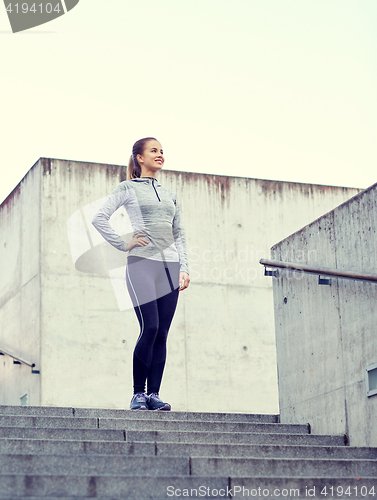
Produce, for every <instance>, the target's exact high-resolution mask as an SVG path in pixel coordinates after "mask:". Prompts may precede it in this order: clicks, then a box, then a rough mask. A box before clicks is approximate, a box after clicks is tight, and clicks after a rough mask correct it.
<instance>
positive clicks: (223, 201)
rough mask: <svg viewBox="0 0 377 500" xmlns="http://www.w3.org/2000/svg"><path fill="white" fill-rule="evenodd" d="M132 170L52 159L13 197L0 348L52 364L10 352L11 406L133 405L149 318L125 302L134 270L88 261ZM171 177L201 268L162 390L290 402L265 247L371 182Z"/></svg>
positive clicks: (173, 395) (0, 239)
mask: <svg viewBox="0 0 377 500" xmlns="http://www.w3.org/2000/svg"><path fill="white" fill-rule="evenodd" d="M124 178H125V168H124V167H123V166H120V165H106V164H97V163H86V162H76V161H67V160H58V159H49V158H41V159H40V160H39V161H38V162H37V163H36V164H35V165H34V166H33V167H32V169H31V170H30V171H29V172H28V173H27V175H26V176H25V177H24V179H23V180H22V181H21V182H20V184H19V186H18V187H17V188H16V189H15V190H14V191H13V192H12V193H11V195H10V196H9V197H8V198H7V200H5V202H4V203H3V204H2V205H1V207H0V269H1V273H2V276H3V273H5V274H4V276H5V277H6V279H5V280H3V279H2V280H1V282H0V346H1V345H3V347H4V348H5V347H7V348H9V350H12V351H13V352H15V353H18V352H19V351H20V352H21V353H22V354H23V356H24V357H25V358H33V359H32V361H34V362H36V363H37V364H38V366H37V368H39V369H40V370H41V373H40V375H32V376H31V375H30V369H28V368H26V367H24V366H21V367H19V366H15V365H14V366H13V365H11V363H12V362H11V361H10V360H9V358H7V359H4V362H5V363H6V364H5V365H1V370H0V384H1V387H2V390H1V391H0V404H1V403H7V404H14V405H17V404H19V403H20V396H21V393H23V392H28V393H29V395H30V396H29V404H32V405H38V404H41V405H47V406H75V407H80V406H81V407H85V406H86V407H99V406H100V407H103V408H107V407H108V408H128V406H129V401H130V399H131V393H132V353H133V348H134V344H135V342H136V339H137V336H138V332H139V325H138V322H137V319H136V315H135V313H134V311H133V310H131V309H127V308H126V309H122V307H125V304H126V299H124V300H125V302H124V301H122V300H123V299H122V300H121V304H120V302H119V300H118V299H119V296H120V295H122V293H121V290H122V286H123V287H124V279H123V276H124V269H122V268H119V269H115V270H114V269H113V270H110V271H109V270H106V269H104V268H103V267H102V268H101V267H99V268H98V269H96V270H93V269H86V271H89V272H83V270H78V269H77V268H76V267H75V266H76V265H77V266H78V264H77V263H78V261H79V260H80V258H82V256H83V255H85V252H86V251H87V250H88V249H89V250H90V248H91V244H90V242H91V243H92V245H94V247H96V248H97V247H98V246H100V245H102V242H103V240H101V236H100V235H99V233H97V232H96V231H95V229H94V228H93V227H92V226H91V224H90V220H91V216H92V211H93V210H94V208H95V207H96V206H97V205H98V202H99V200H101V199H103V198H104V197H106V196H107V195H108V194H110V193H111V191H112V190H113V189H114V187H115V186H117V184H118V183H119V182H120V181H122V180H123V179H124ZM159 181H160V182H161V183H162V184H163V185H164V186H166V187H170V188H172V189H174V190H175V191H176V192H177V194H178V197H179V200H180V205H181V210H182V216H183V219H184V222H185V227H186V232H187V240H188V250H189V265H190V278H191V283H190V287H189V289H187V290H185V291H184V292H182V293H181V294H180V297H179V303H178V308H177V312H176V314H175V317H174V320H173V323H172V327H171V331H170V333H169V339H168V359H167V364H166V368H165V374H164V380H163V384H162V390H161V395H162V397H163V398H165V399H166V400H167V401H169V402H170V403H171V404H172V407H173V409H174V410H178V411H187V410H193V409H195V410H198V411H229V412H250V413H271V414H273V413H275V414H276V413H277V410H278V392H277V374H276V353H275V339H274V323H273V301H272V284H271V280H269V279H266V278H264V277H263V270H262V268H261V266H260V265H259V263H258V262H259V259H260V258H261V257H267V256H268V254H269V248H270V246H271V245H272V244H273V243H274V242H276V241H277V240H279V239H281V238H283V237H285V236H286V235H288V234H290V233H291V232H293V231H295V230H297V229H299V228H301V227H302V226H304V225H305V224H307V223H308V222H310V221H311V220H313V218H315V217H318V216H320V215H322V214H323V213H325V212H326V211H328V210H330V209H332V208H333V207H335V206H337V205H339V204H340V203H341V202H343V201H345V200H347V199H349V198H350V197H351V196H353V195H354V194H356V193H357V192H359V190H357V189H351V188H343V187H329V186H315V185H307V184H298V183H290V182H277V181H266V180H260V179H252V178H241V177H240V178H238V177H225V176H216V175H207V174H194V173H188V172H176V171H168V170H163V171H162V172H161V173H160V174H159ZM115 215H116V216H115ZM123 215H124V214H123ZM114 216H115V218H114V224H115V226H117V227H118V226H119V228H120V229H121V228H122V227H124V228H127V227H128V226H127V222H126V220H125V218H124V217H123V218H122V213H121V211H119V213H117V214H114ZM125 231H126V229H125ZM72 242H73V243H72ZM5 243H6V245H7V246H6V247H4V244H5ZM119 254H121V252H119ZM80 262H81V263H82V262H83V261H82V260H81V261H80ZM21 264H22V265H21ZM80 269H82V268H80ZM84 270H85V269H84ZM21 271H22V273H21ZM117 286H118V287H119V290H120V292H119V290H118V289H117V288H116V287H117ZM117 290H118V291H117ZM119 294H120V295H119ZM123 297H125V295H123ZM122 304H123V305H122ZM2 358H3V357H0V361H1V362H2V361H3V360H2ZM15 374H19V375H17V376H16V375H15Z"/></svg>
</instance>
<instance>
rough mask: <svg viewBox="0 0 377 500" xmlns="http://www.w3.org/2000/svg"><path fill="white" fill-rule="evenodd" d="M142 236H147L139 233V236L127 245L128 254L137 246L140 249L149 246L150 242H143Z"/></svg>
mask: <svg viewBox="0 0 377 500" xmlns="http://www.w3.org/2000/svg"><path fill="white" fill-rule="evenodd" d="M141 236H146V234H144V233H139V234H137V235H136V236H134V237H133V238H132V240H131V241H130V242H129V243H128V245H127V248H126V250H127V252H128V251H129V250H131V248H133V247H136V246H138V247H145V246H146V245H148V243H149V241H148V240H143V239H142V238H141Z"/></svg>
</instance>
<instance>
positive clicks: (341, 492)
mask: <svg viewBox="0 0 377 500" xmlns="http://www.w3.org/2000/svg"><path fill="white" fill-rule="evenodd" d="M351 495H352V497H353V498H354V497H364V498H365V497H367V498H372V497H374V496H375V495H377V493H375V491H374V486H372V487H371V488H369V489H368V488H367V486H361V487H360V486H354V487H351V486H348V488H343V486H337V487H334V486H324V487H323V488H322V490H321V496H323V497H327V496H329V497H343V498H344V497H345V496H351Z"/></svg>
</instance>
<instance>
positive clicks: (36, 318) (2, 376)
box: [0, 165, 41, 405]
mask: <svg viewBox="0 0 377 500" xmlns="http://www.w3.org/2000/svg"><path fill="white" fill-rule="evenodd" d="M40 227H41V224H40V170H39V168H38V166H37V165H34V167H33V168H31V169H30V170H29V172H28V174H27V175H26V176H25V177H24V179H23V180H22V181H21V182H20V184H19V185H18V186H17V187H16V188H15V189H14V190H13V192H12V193H11V194H10V195H9V196H8V198H7V199H6V200H5V201H4V202H3V203H2V205H1V207H0V347H1V348H3V349H6V350H8V351H10V352H12V353H13V354H15V355H18V356H20V357H22V358H24V359H27V360H28V361H31V362H33V363H35V364H36V367H35V369H39V367H40V342H39V340H40V246H39V234H40ZM24 394H28V402H29V404H32V405H38V404H40V375H37V374H32V373H31V368H30V367H28V366H26V365H15V364H13V359H12V358H10V357H9V356H0V404H13V405H19V404H20V397H21V396H22V395H24Z"/></svg>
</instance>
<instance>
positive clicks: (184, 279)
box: [179, 272, 190, 292]
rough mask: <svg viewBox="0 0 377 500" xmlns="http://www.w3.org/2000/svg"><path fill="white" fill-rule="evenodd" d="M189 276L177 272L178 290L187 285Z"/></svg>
mask: <svg viewBox="0 0 377 500" xmlns="http://www.w3.org/2000/svg"><path fill="white" fill-rule="evenodd" d="M189 283H190V277H189V275H188V273H184V272H180V273H179V291H180V292H182V290H184V289H185V288H187V287H188V286H189Z"/></svg>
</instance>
